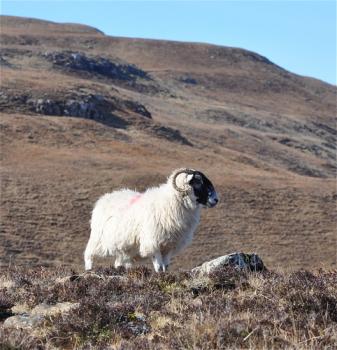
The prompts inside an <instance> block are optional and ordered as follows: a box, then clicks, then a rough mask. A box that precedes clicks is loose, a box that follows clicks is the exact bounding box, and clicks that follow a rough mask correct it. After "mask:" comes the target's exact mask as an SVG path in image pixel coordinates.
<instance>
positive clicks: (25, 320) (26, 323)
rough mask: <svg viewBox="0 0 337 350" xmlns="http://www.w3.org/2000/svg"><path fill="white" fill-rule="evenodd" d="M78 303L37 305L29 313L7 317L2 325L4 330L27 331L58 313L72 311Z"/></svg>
mask: <svg viewBox="0 0 337 350" xmlns="http://www.w3.org/2000/svg"><path fill="white" fill-rule="evenodd" d="M78 305H79V303H70V302H63V303H57V304H54V305H49V304H45V303H42V304H39V305H37V306H35V308H34V309H32V310H31V311H30V312H25V313H22V314H20V315H15V316H12V317H8V318H7V319H6V320H5V322H4V324H3V327H4V328H15V329H29V328H36V327H39V326H41V325H42V324H43V323H44V321H45V320H46V318H47V317H50V316H54V315H57V314H60V313H62V314H63V313H68V312H70V311H71V310H72V309H74V308H76V307H78Z"/></svg>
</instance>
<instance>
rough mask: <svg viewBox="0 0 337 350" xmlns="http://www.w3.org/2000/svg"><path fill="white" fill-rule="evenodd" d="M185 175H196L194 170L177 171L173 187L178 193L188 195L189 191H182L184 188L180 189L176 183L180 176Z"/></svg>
mask: <svg viewBox="0 0 337 350" xmlns="http://www.w3.org/2000/svg"><path fill="white" fill-rule="evenodd" d="M183 173H185V174H191V175H192V174H194V170H191V169H181V170H179V171H177V172H176V173H175V174H174V176H173V179H172V185H173V187H174V189H175V190H177V191H178V192H182V193H186V192H187V190H184V189H182V188H179V187H178V186H177V183H176V179H177V176H178V175H180V174H183Z"/></svg>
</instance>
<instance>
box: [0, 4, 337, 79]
mask: <svg viewBox="0 0 337 350" xmlns="http://www.w3.org/2000/svg"><path fill="white" fill-rule="evenodd" d="M1 14H6V15H14V16H24V17H33V18H40V19H46V20H51V21H55V22H73V23H82V24H88V25H91V26H94V27H96V28H98V29H100V30H102V31H103V32H105V33H106V34H107V35H113V36H125V37H138V38H155V39H169V40H179V41H193V42H207V43H214V44H218V45H223V46H232V47H241V48H245V49H248V50H252V51H254V52H257V53H259V54H261V55H263V56H266V57H268V58H269V59H270V60H271V61H273V62H274V63H276V64H278V65H280V66H282V67H283V68H286V69H288V70H290V71H291V72H294V73H297V74H300V75H305V76H311V77H315V78H318V79H321V80H324V81H327V82H329V83H332V84H336V2H335V0H326V1H325V0H320V1H305V0H302V1H286V0H284V1H272V0H270V1H254V0H250V1H249V0H247V1H192V0H191V1H172V0H171V1H160V0H157V1H140V0H139V1H126V0H124V1H113V0H110V1H108V0H105V1H93V0H88V1H80V0H77V1H63V0H59V1H46V0H44V1H41V0H35V1H26V0H18V1H15V0H10V1H8V0H4V1H2V8H1Z"/></svg>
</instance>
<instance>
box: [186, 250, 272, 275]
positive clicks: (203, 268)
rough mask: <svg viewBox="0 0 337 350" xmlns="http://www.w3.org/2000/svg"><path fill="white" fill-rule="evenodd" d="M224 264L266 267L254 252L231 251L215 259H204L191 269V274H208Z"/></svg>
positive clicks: (243, 268) (255, 268)
mask: <svg viewBox="0 0 337 350" xmlns="http://www.w3.org/2000/svg"><path fill="white" fill-rule="evenodd" d="M225 266H232V267H235V268H237V269H239V270H248V271H263V270H266V267H265V266H264V264H263V261H262V259H261V258H260V257H259V256H258V255H257V254H255V253H253V254H246V253H241V252H239V253H232V254H227V255H223V256H220V257H218V258H216V259H213V260H210V261H206V262H204V263H203V264H202V265H200V266H197V267H195V268H194V269H192V273H193V274H206V275H207V274H210V273H212V272H214V271H216V270H218V269H221V268H222V267H225Z"/></svg>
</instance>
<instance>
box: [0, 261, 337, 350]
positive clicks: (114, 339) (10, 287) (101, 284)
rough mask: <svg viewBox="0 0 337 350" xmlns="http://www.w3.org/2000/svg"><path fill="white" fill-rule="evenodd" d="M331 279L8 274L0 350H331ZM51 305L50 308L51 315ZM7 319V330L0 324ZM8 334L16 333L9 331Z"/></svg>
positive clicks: (334, 340)
mask: <svg viewBox="0 0 337 350" xmlns="http://www.w3.org/2000/svg"><path fill="white" fill-rule="evenodd" d="M336 285H337V274H336V271H334V272H327V271H322V270H321V271H318V272H316V273H311V272H308V271H304V270H303V271H298V272H295V273H291V274H284V273H276V272H273V271H265V272H261V273H252V272H249V273H248V272H238V271H236V270H235V269H231V268H225V269H222V270H218V271H217V272H214V273H212V275H210V276H207V277H205V276H204V277H198V276H192V275H191V274H190V273H189V272H180V273H162V274H152V273H151V272H150V271H149V270H147V269H146V268H136V269H131V270H129V271H128V272H125V271H123V270H118V271H117V270H114V269H112V268H105V269H99V270H96V271H95V272H93V273H90V274H84V275H83V274H82V275H81V274H80V275H79V274H76V273H75V272H74V271H72V272H70V271H66V270H64V269H45V268H37V269H29V268H14V267H13V268H11V269H8V270H6V271H4V272H3V273H2V274H1V277H0V316H1V318H2V321H4V319H6V321H5V323H1V324H0V344H1V346H2V349H16V348H20V349H46V348H48V349H49V348H50V349H51V348H52V349H72V348H76V349H234V348H235V349H252V348H253V349H333V348H336V347H337V293H336ZM51 305H54V306H52V307H51ZM14 314H17V315H20V314H21V316H15V317H12V319H15V322H9V320H10V317H11V316H13V315H14ZM16 327H21V329H18V328H16Z"/></svg>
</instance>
